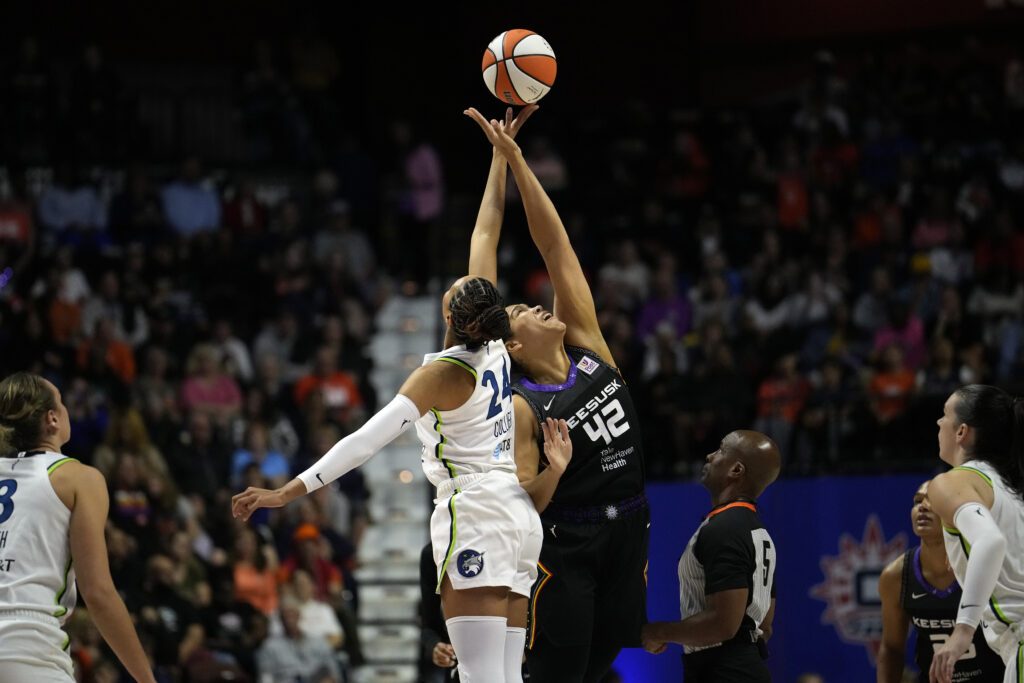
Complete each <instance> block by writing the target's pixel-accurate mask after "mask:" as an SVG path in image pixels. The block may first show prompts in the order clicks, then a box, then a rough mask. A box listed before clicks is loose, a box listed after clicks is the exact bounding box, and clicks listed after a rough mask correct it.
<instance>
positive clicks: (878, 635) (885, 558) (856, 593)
mask: <svg viewBox="0 0 1024 683" xmlns="http://www.w3.org/2000/svg"><path fill="white" fill-rule="evenodd" d="M906 548H907V538H906V535H905V534H902V533H900V534H897V535H896V536H895V537H894V538H893V539H892V540H890V541H886V540H885V534H884V533H883V532H882V524H881V522H879V521H878V517H877V516H875V515H871V516H870V517H868V520H867V522H866V523H865V525H864V537H863V538H862V539H861V542H860V543H857V540H856V539H854V538H853V537H852V536H850V535H849V534H843V535H842V536H841V537H840V538H839V555H836V556H831V557H830V556H824V557H822V558H821V571H822V573H824V574H825V581H824V582H822V583H819V584H818V585H817V586H814V587H813V588H811V590H810V594H811V596H812V597H815V598H817V599H819V600H824V601H825V602H827V603H828V606H827V607H826V608H825V611H824V613H822V615H821V621H822V623H825V624H832V625H833V626H834V627H835V629H836V633H837V634H838V635H839V639H840V640H842V641H843V642H845V643H852V644H855V645H856V644H859V645H864V647H865V648H866V649H867V652H868V656H869V657H870V658H871V661H872V663H874V661H875V658H876V656H877V655H878V648H879V645H880V644H881V640H882V601H881V599H880V597H879V595H878V577H879V576H880V575H881V573H882V570H883V569H885V566H886V565H887V564H889V563H890V562H892V561H893V560H895V559H896V558H897V557H899V556H900V555H901V554H902V553H903V551H904V550H906Z"/></svg>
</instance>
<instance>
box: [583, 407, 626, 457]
mask: <svg viewBox="0 0 1024 683" xmlns="http://www.w3.org/2000/svg"><path fill="white" fill-rule="evenodd" d="M583 431H585V432H586V433H587V436H589V437H590V440H591V441H597V440H598V439H603V440H604V445H605V446H609V445H611V443H612V439H613V438H615V437H616V436H622V435H623V434H625V433H626V432H628V431H629V422H628V421H626V411H625V410H623V409H622V404H621V403H619V399H615V400H614V401H612V402H611V403H609V404H608V405H606V406H605V407H604V408H602V409H601V412H600V413H596V414H595V415H594V419H592V420H588V421H587V422H584V423H583Z"/></svg>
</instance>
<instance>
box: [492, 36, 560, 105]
mask: <svg viewBox="0 0 1024 683" xmlns="http://www.w3.org/2000/svg"><path fill="white" fill-rule="evenodd" d="M557 70H558V63H557V62H556V61H555V51H554V50H552V49H551V46H550V45H548V41H546V40H544V39H543V38H542V37H541V36H539V35H537V34H536V33H534V32H533V31H527V30H526V29H522V28H516V29H512V30H511V31H505V32H504V33H501V34H499V35H498V36H497V37H496V38H495V39H494V40H492V41H491V42H490V43H489V44H488V45H487V50H485V51H484V61H483V71H484V83H486V84H487V87H488V89H490V91H491V92H492V93H493V94H494V96H495V97H497V98H498V99H499V100H501V101H502V102H505V103H506V104H518V105H523V104H533V103H534V102H536V101H537V100H539V99H540V98H542V97H544V96H545V95H547V94H548V91H549V90H551V86H552V85H554V83H555V72H556V71H557Z"/></svg>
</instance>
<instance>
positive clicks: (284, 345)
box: [252, 306, 306, 395]
mask: <svg viewBox="0 0 1024 683" xmlns="http://www.w3.org/2000/svg"><path fill="white" fill-rule="evenodd" d="M300 336H301V335H300V330H299V320H298V318H297V317H296V316H295V314H294V313H293V312H292V311H290V310H289V309H288V308H287V307H284V306H282V307H280V308H278V311H277V314H276V315H275V316H274V317H273V319H271V320H268V321H267V323H266V324H265V325H264V326H263V328H262V329H261V330H260V331H259V333H258V334H257V335H256V339H255V340H254V341H253V345H252V355H253V357H254V358H256V359H258V360H259V362H260V363H261V368H262V369H266V368H265V367H263V366H262V363H263V362H264V361H263V360H262V358H263V356H265V355H270V356H273V357H274V360H275V365H276V371H277V372H275V373H274V375H275V376H276V377H275V379H279V380H280V381H283V382H294V381H295V380H296V379H298V378H299V377H300V376H302V375H303V374H304V373H305V371H306V369H305V368H304V367H303V366H302V365H301V364H300V363H298V362H296V361H295V351H296V347H297V345H298V343H299V339H300ZM275 393H276V392H271V393H270V395H274V394H275Z"/></svg>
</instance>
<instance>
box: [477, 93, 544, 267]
mask: <svg viewBox="0 0 1024 683" xmlns="http://www.w3.org/2000/svg"><path fill="white" fill-rule="evenodd" d="M536 110H537V105H535V104H532V105H530V106H528V107H525V108H524V109H523V110H522V111H521V112H519V116H517V117H515V118H512V107H509V108H508V109H507V110H506V111H505V121H504V123H503V124H502V125H503V126H504V129H505V130H506V131H508V132H509V134H510V137H513V138H514V137H515V135H516V133H518V132H519V130H520V129H521V128H522V126H523V124H524V123H526V119H528V118H530V115H531V114H533V112H535V111H536ZM507 169H508V162H507V161H506V159H505V155H504V154H502V152H501V151H500V150H499V149H498V148H497V147H495V148H494V149H493V151H492V155H491V168H490V170H489V171H488V173H487V185H486V186H485V187H484V196H483V198H482V199H481V200H480V210H479V211H478V212H477V215H476V224H475V225H474V226H473V235H472V236H471V237H470V240H469V276H470V277H483V278H487V279H488V280H490V281H491V282H493V283H494V284H495V285H497V284H498V240H499V238H500V237H501V223H502V221H503V220H504V218H505V183H506V179H507Z"/></svg>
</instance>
